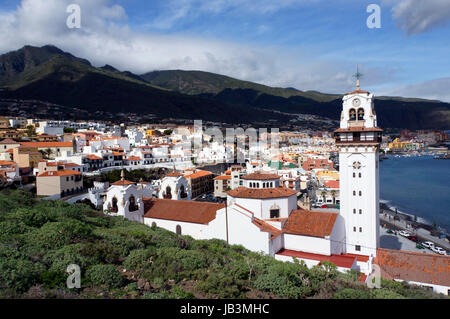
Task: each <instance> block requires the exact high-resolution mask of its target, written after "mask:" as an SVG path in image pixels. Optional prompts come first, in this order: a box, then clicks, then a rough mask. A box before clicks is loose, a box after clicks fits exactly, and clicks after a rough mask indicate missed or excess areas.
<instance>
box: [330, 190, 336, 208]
mask: <svg viewBox="0 0 450 319" xmlns="http://www.w3.org/2000/svg"><path fill="white" fill-rule="evenodd" d="M331 196H332V197H333V205H334V204H336V191H335V190H332V191H331Z"/></svg>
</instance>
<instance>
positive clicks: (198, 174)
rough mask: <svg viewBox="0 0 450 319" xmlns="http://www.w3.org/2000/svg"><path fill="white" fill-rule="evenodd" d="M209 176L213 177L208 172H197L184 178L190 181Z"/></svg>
mask: <svg viewBox="0 0 450 319" xmlns="http://www.w3.org/2000/svg"><path fill="white" fill-rule="evenodd" d="M210 175H213V173H211V172H208V171H197V172H195V173H192V174H189V175H185V176H184V177H186V178H190V179H195V178H200V177H205V176H210Z"/></svg>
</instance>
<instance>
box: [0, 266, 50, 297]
mask: <svg viewBox="0 0 450 319" xmlns="http://www.w3.org/2000/svg"><path fill="white" fill-rule="evenodd" d="M44 271H45V267H44V265H42V264H41V263H38V262H31V261H30V260H26V259H22V258H19V259H16V258H0V286H6V287H8V288H10V289H12V290H13V291H16V292H25V291H27V290H28V289H29V288H30V287H31V286H33V285H34V284H36V283H38V282H39V280H40V275H41V273H43V272H44Z"/></svg>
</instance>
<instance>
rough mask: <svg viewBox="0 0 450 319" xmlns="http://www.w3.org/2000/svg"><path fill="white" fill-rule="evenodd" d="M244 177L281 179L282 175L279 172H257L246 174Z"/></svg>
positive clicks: (247, 178)
mask: <svg viewBox="0 0 450 319" xmlns="http://www.w3.org/2000/svg"><path fill="white" fill-rule="evenodd" d="M241 178H242V179H246V180H261V181H266V180H272V179H279V178H280V176H279V175H277V174H270V173H263V172H255V173H252V174H248V175H244V176H242V177H241Z"/></svg>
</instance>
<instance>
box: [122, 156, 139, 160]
mask: <svg viewBox="0 0 450 319" xmlns="http://www.w3.org/2000/svg"><path fill="white" fill-rule="evenodd" d="M125 160H126V161H140V160H141V158H140V157H139V156H130V157H128V158H126V159H125Z"/></svg>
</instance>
